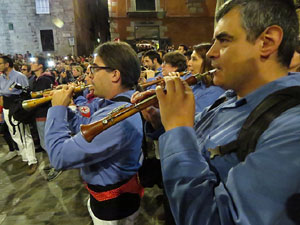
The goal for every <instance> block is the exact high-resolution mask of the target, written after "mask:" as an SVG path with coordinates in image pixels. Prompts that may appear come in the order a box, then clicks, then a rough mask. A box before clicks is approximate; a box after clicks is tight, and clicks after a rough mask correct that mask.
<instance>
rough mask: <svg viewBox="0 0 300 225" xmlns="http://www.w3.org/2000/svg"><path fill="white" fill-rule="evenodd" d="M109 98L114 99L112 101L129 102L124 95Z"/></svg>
mask: <svg viewBox="0 0 300 225" xmlns="http://www.w3.org/2000/svg"><path fill="white" fill-rule="evenodd" d="M110 100H111V101H114V102H129V103H130V98H128V97H126V96H118V97H115V98H112V99H110Z"/></svg>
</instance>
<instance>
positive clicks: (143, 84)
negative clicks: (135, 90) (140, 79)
mask: <svg viewBox="0 0 300 225" xmlns="http://www.w3.org/2000/svg"><path fill="white" fill-rule="evenodd" d="M186 74H188V73H187V72H179V75H180V76H181V77H182V76H184V75H186ZM163 82H164V78H163V77H159V78H157V79H156V80H152V81H148V82H144V83H140V84H139V86H140V87H141V88H142V89H143V90H145V88H147V87H150V86H152V85H158V84H160V83H163Z"/></svg>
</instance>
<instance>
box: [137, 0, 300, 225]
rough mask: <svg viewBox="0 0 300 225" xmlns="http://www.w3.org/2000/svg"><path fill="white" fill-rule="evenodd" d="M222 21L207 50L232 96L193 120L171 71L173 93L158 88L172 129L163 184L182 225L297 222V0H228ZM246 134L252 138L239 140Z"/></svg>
mask: <svg viewBox="0 0 300 225" xmlns="http://www.w3.org/2000/svg"><path fill="white" fill-rule="evenodd" d="M216 21H217V24H216V27H215V31H214V36H213V45H212V47H211V49H210V50H209V51H208V53H207V56H208V57H209V58H210V59H211V60H212V65H213V67H215V68H216V69H217V71H216V72H215V73H214V79H213V81H214V83H215V85H218V86H220V87H222V88H224V89H227V90H228V91H227V92H225V94H224V96H222V97H221V98H220V99H218V100H217V102H216V103H215V104H213V105H212V106H211V107H208V108H206V109H205V110H204V111H203V112H202V113H200V114H198V115H196V117H194V112H195V102H194V96H193V93H192V90H191V88H190V87H188V85H187V84H186V83H185V82H182V81H181V80H180V79H179V78H177V77H170V78H167V79H166V92H165V91H164V90H163V89H162V88H161V87H157V88H156V93H157V97H158V100H159V107H160V115H161V121H162V124H163V126H164V128H165V131H166V132H165V133H164V134H162V135H161V136H160V138H159V150H160V157H161V167H162V175H163V183H164V187H165V190H166V193H167V196H168V199H169V202H170V206H171V210H172V213H173V215H174V218H175V221H176V224H178V225H195V224H207V225H211V224H226V225H231V224H242V225H248V224H253V225H254V224H255V225H257V224H264V225H273V224H285V225H291V224H295V223H297V221H298V222H299V219H298V220H297V218H296V217H295V215H299V212H298V214H297V213H296V212H295V210H297V209H298V210H299V197H298V198H297V197H295V196H299V194H298V195H297V194H296V193H299V192H300V179H299V177H300V176H299V171H300V149H299V146H300V116H299V115H300V104H299V103H300V101H299V96H300V95H299V88H300V76H299V75H300V74H299V73H288V67H289V64H290V61H291V58H292V56H293V53H294V50H295V46H296V42H297V36H298V31H299V28H298V27H299V23H298V18H297V14H296V10H295V7H294V3H293V1H292V0H229V1H227V2H226V3H225V4H224V5H223V6H222V7H221V8H220V10H219V11H218V13H217V16H216ZM229 89H232V90H229ZM297 93H298V94H297ZM139 95H143V94H142V93H140V94H139ZM137 96H138V95H137ZM274 96H275V97H274ZM286 96H288V97H286ZM286 106H288V107H286ZM174 112H176V113H174ZM254 112H255V113H254ZM266 115H271V118H269V116H266ZM261 118H264V119H263V120H261ZM257 121H259V123H258V124H257ZM252 126H255V129H252ZM262 128H263V130H261V129H262ZM256 132H258V134H259V135H257V134H256ZM240 136H243V140H244V141H245V142H247V143H248V144H247V145H245V144H244V143H243V142H239V141H237V142H236V140H239V138H240ZM254 136H255V138H254V139H253V137H254ZM230 143H232V146H229V147H228V144H230ZM230 147H231V148H230ZM290 199H292V203H291V200H290ZM297 199H298V201H297ZM297 204H298V207H297ZM291 208H292V210H294V211H293V212H292V213H291V211H290V210H291Z"/></svg>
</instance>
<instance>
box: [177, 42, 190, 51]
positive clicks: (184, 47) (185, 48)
mask: <svg viewBox="0 0 300 225" xmlns="http://www.w3.org/2000/svg"><path fill="white" fill-rule="evenodd" d="M179 46H182V47H183V49H184V50H185V51H187V50H188V49H189V48H188V47H187V46H186V45H185V44H180V45H179Z"/></svg>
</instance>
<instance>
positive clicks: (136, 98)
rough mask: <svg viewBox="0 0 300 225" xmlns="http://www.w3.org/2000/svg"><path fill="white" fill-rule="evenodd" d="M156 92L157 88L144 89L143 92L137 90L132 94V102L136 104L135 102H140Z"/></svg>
mask: <svg viewBox="0 0 300 225" xmlns="http://www.w3.org/2000/svg"><path fill="white" fill-rule="evenodd" d="M154 94H155V90H153V89H150V90H147V91H143V92H139V91H136V92H134V93H133V95H132V96H131V99H130V101H131V103H133V104H135V103H138V102H140V101H142V100H144V99H146V98H148V97H150V96H152V95H154Z"/></svg>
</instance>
